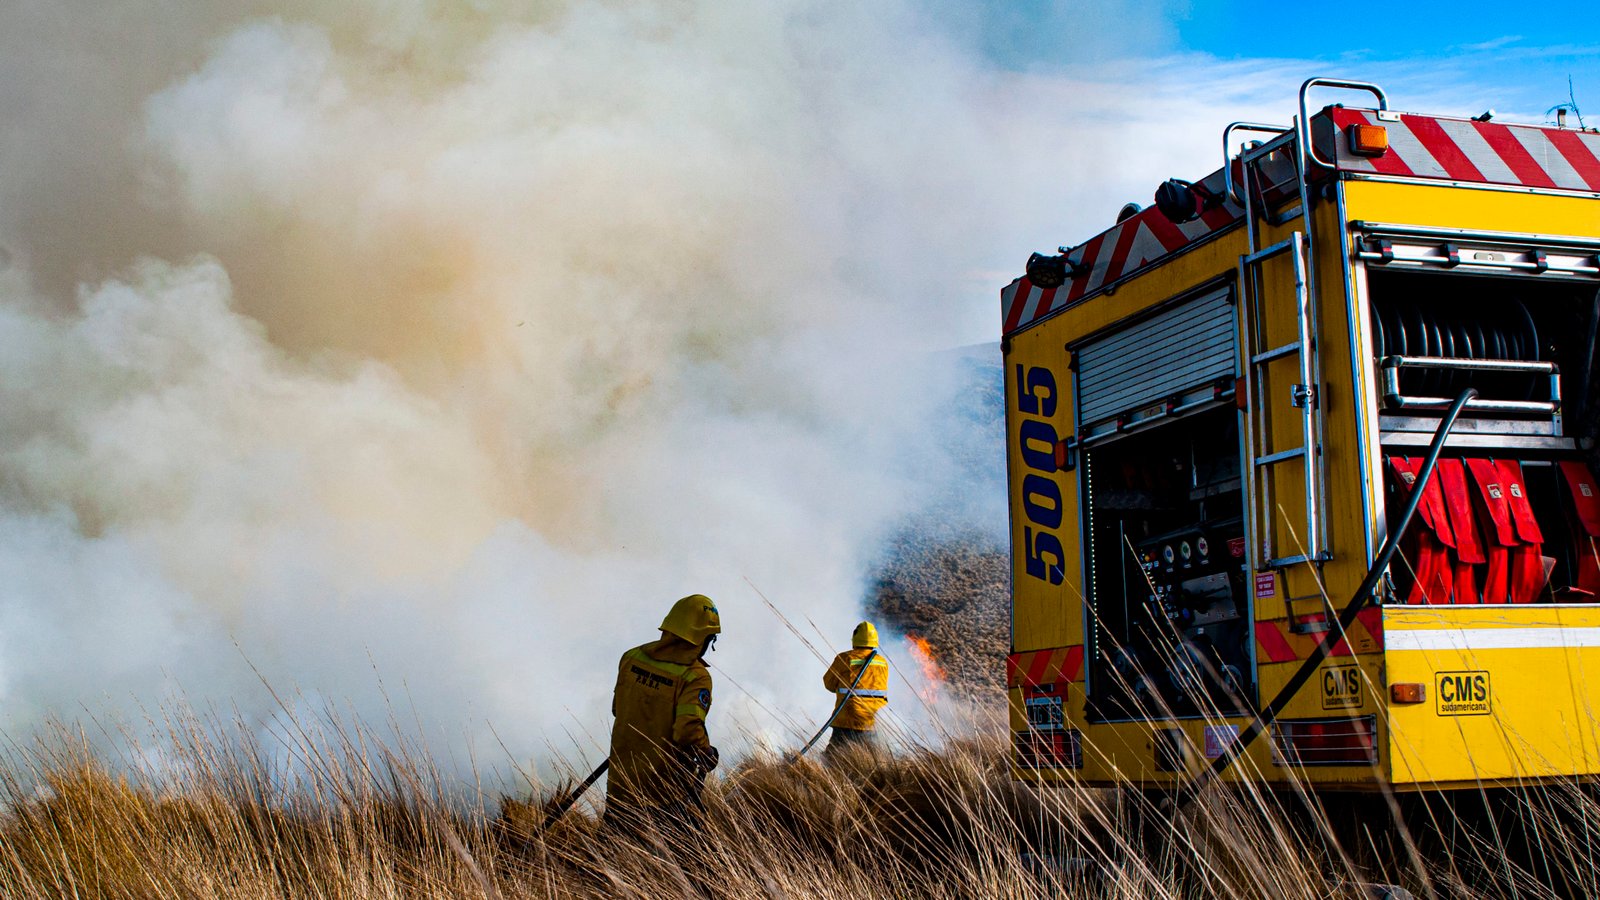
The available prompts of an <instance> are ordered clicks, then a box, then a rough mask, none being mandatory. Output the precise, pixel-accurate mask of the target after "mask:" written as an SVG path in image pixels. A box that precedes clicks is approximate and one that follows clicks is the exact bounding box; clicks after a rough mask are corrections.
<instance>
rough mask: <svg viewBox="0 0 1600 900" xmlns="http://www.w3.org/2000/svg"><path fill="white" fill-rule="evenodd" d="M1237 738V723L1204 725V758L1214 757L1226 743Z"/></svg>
mask: <svg viewBox="0 0 1600 900" xmlns="http://www.w3.org/2000/svg"><path fill="white" fill-rule="evenodd" d="M1238 739H1239V726H1237V725H1207V726H1206V759H1216V758H1217V757H1219V756H1221V755H1222V751H1224V750H1226V749H1228V745H1229V744H1231V743H1233V742H1234V741H1236V740H1238Z"/></svg>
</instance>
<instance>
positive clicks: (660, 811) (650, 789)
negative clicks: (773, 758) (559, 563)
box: [606, 594, 722, 831]
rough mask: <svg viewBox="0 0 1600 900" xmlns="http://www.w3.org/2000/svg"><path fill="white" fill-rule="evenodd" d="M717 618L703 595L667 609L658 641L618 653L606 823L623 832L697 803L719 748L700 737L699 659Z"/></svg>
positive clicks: (706, 702)
mask: <svg viewBox="0 0 1600 900" xmlns="http://www.w3.org/2000/svg"><path fill="white" fill-rule="evenodd" d="M721 632H722V620H721V617H720V615H719V614H718V612H717V607H716V605H715V604H714V603H712V602H711V599H710V598H709V597H706V596H705V595H704V594H690V595H689V596H687V597H684V598H683V599H682V600H679V601H678V602H677V603H675V604H673V606H672V610H671V611H670V612H668V613H667V617H666V619H665V620H663V621H662V623H661V639H660V640H657V641H651V642H650V643H648V644H644V645H642V646H639V647H635V648H633V649H632V650H629V651H628V652H627V653H624V654H622V660H621V662H620V663H619V664H618V666H617V686H616V690H615V691H614V692H613V694H612V697H611V714H612V715H613V716H615V718H616V721H615V722H614V723H613V724H612V726H611V771H610V774H609V775H608V776H607V781H606V821H607V823H608V824H610V825H612V826H613V827H620V828H622V829H624V830H628V831H637V830H640V829H643V828H651V827H656V828H659V827H662V826H663V825H666V824H668V823H674V822H679V823H681V822H682V821H683V820H684V818H685V817H686V816H687V815H689V813H690V810H691V808H694V809H698V808H699V806H700V789H701V786H702V785H703V783H704V780H705V776H706V773H708V772H710V771H711V770H712V769H714V768H716V765H717V760H718V753H717V748H716V747H713V746H712V745H711V739H710V737H709V736H708V735H707V734H706V713H708V712H710V711H711V672H710V671H709V670H708V669H707V668H706V664H705V660H704V659H702V657H703V656H704V655H705V653H706V651H707V650H709V649H711V645H712V644H713V643H715V642H716V639H717V635H718V634H720V633H721Z"/></svg>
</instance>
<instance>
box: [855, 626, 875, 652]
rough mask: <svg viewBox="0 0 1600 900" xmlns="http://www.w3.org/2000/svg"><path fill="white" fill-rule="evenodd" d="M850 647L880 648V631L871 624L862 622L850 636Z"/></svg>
mask: <svg viewBox="0 0 1600 900" xmlns="http://www.w3.org/2000/svg"><path fill="white" fill-rule="evenodd" d="M850 646H852V647H876V646H878V629H876V628H874V627H873V625H872V623H871V622H862V623H861V624H860V625H857V626H856V630H855V631H854V632H853V633H852V634H851V635H850Z"/></svg>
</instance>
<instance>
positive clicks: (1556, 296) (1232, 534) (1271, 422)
mask: <svg viewBox="0 0 1600 900" xmlns="http://www.w3.org/2000/svg"><path fill="white" fill-rule="evenodd" d="M1333 91H1340V92H1344V98H1345V99H1354V100H1357V101H1359V102H1357V103H1354V104H1353V105H1349V106H1345V105H1330V106H1326V107H1324V108H1321V109H1320V110H1312V109H1310V108H1309V107H1308V106H1307V103H1308V99H1309V97H1310V95H1312V94H1320V95H1322V96H1323V97H1324V98H1327V97H1328V96H1329V95H1330V94H1331V92H1333ZM1299 99H1300V103H1299V115H1298V116H1297V117H1296V118H1295V119H1294V120H1293V123H1292V124H1291V125H1289V126H1287V127H1284V126H1274V125H1266V124H1258V123H1248V122H1237V123H1234V124H1232V125H1229V126H1228V127H1227V128H1226V129H1224V131H1223V134H1222V145H1223V153H1222V162H1223V166H1222V168H1221V169H1219V170H1217V171H1215V172H1213V173H1211V174H1210V175H1208V176H1206V177H1205V178H1203V179H1200V180H1198V181H1195V182H1192V183H1191V182H1186V181H1181V180H1177V179H1173V180H1171V181H1168V182H1166V183H1165V184H1163V185H1161V186H1160V188H1159V189H1158V190H1157V192H1156V197H1155V204H1154V205H1153V206H1151V207H1149V208H1144V209H1141V208H1139V207H1138V206H1137V205H1134V204H1129V205H1128V206H1127V207H1124V209H1123V211H1122V213H1121V215H1119V216H1118V217H1117V221H1116V223H1115V224H1114V225H1113V226H1112V227H1111V228H1109V229H1107V230H1106V231H1103V232H1101V233H1100V234H1098V235H1095V236H1093V237H1091V238H1089V239H1088V240H1087V241H1085V242H1084V243H1081V244H1078V245H1076V246H1072V247H1063V248H1061V250H1060V252H1059V253H1057V254H1051V255H1046V254H1035V255H1034V256H1033V258H1031V259H1030V260H1029V261H1028V266H1027V270H1026V271H1027V274H1026V275H1025V276H1024V277H1022V278H1019V279H1017V280H1016V281H1014V282H1013V283H1012V284H1011V285H1010V286H1008V287H1007V288H1005V289H1004V291H1003V292H1002V295H1001V298H1002V304H1001V309H1002V315H1003V317H1004V330H1003V338H1002V341H1001V347H1002V350H1003V353H1004V358H1005V375H1006V422H1007V427H1006V432H1007V448H1008V449H1007V457H1008V459H1007V463H1008V475H1009V477H1008V483H1009V490H1010V517H1011V545H1012V558H1013V571H1012V584H1013V588H1012V616H1013V618H1012V654H1011V656H1010V659H1009V661H1008V667H1007V669H1008V687H1009V694H1010V704H1011V728H1012V733H1013V738H1014V745H1013V746H1014V758H1013V762H1014V767H1015V771H1016V774H1017V777H1019V778H1023V779H1032V780H1040V781H1051V780H1063V779H1071V780H1074V781H1078V782H1085V783H1090V784H1134V785H1141V786H1146V787H1162V786H1168V787H1170V786H1177V785H1181V784H1184V783H1190V782H1192V780H1193V779H1195V778H1197V777H1201V776H1204V775H1207V774H1210V775H1219V776H1220V777H1222V778H1224V779H1233V780H1238V779H1246V778H1248V779H1255V780H1264V781H1267V782H1279V783H1281V782H1286V781H1288V780H1289V779H1291V778H1293V779H1297V780H1300V781H1302V782H1305V783H1310V784H1313V785H1317V786H1320V787H1326V788H1337V789H1356V790H1359V789H1364V788H1374V787H1378V786H1381V785H1390V786H1393V787H1394V788H1396V789H1400V790H1406V789H1418V788H1456V787H1466V786H1473V787H1477V786H1482V785H1485V784H1490V785H1493V784H1510V783H1513V782H1516V783H1526V782H1528V781H1530V780H1533V781H1537V780H1538V779H1541V778H1553V777H1563V778H1571V777H1575V776H1576V777H1582V776H1590V775H1594V774H1596V773H1600V737H1597V735H1600V729H1597V724H1596V723H1597V715H1600V553H1597V544H1596V541H1597V539H1600V489H1597V487H1596V480H1595V476H1594V475H1593V474H1592V472H1591V470H1590V461H1591V459H1592V458H1593V455H1592V454H1591V453H1589V452H1588V451H1589V449H1590V448H1591V446H1592V443H1593V442H1592V437H1593V435H1594V433H1595V432H1596V431H1597V430H1600V415H1596V412H1595V410H1596V408H1597V404H1596V401H1595V395H1594V388H1595V385H1594V381H1595V378H1594V372H1595V370H1596V366H1595V350H1594V347H1595V336H1596V327H1597V324H1600V257H1597V255H1596V254H1597V252H1600V133H1595V132H1593V131H1586V130H1583V129H1581V128H1569V127H1566V125H1565V123H1564V122H1563V123H1561V124H1560V125H1557V126H1554V127H1551V126H1532V125H1508V124H1504V123H1501V122H1498V121H1494V120H1493V118H1492V116H1491V115H1489V114H1485V115H1484V116H1481V117H1478V118H1475V119H1458V118H1450V117H1443V116H1429V115H1418V114H1412V113H1402V112H1397V111H1395V110H1393V109H1391V108H1390V107H1389V102H1388V99H1387V97H1386V95H1385V94H1384V92H1383V91H1382V90H1381V89H1380V88H1379V87H1377V86H1375V85H1371V84H1366V83H1362V82H1350V81H1339V80H1331V79H1312V80H1310V81H1308V82H1306V83H1305V85H1304V86H1303V87H1302V88H1301V90H1300V98H1299ZM1247 138H1248V139H1247Z"/></svg>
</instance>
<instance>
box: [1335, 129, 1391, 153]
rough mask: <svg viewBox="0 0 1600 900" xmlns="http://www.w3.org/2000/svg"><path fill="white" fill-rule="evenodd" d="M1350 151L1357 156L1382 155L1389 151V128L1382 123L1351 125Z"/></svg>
mask: <svg viewBox="0 0 1600 900" xmlns="http://www.w3.org/2000/svg"><path fill="white" fill-rule="evenodd" d="M1345 133H1346V135H1348V136H1349V144H1350V152H1351V153H1354V154H1355V155H1357V156H1382V155H1384V154H1385V153H1388V152H1389V129H1387V128H1385V127H1383V126H1382V125H1351V126H1350V128H1349V129H1348V130H1347V131H1346V132H1345Z"/></svg>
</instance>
